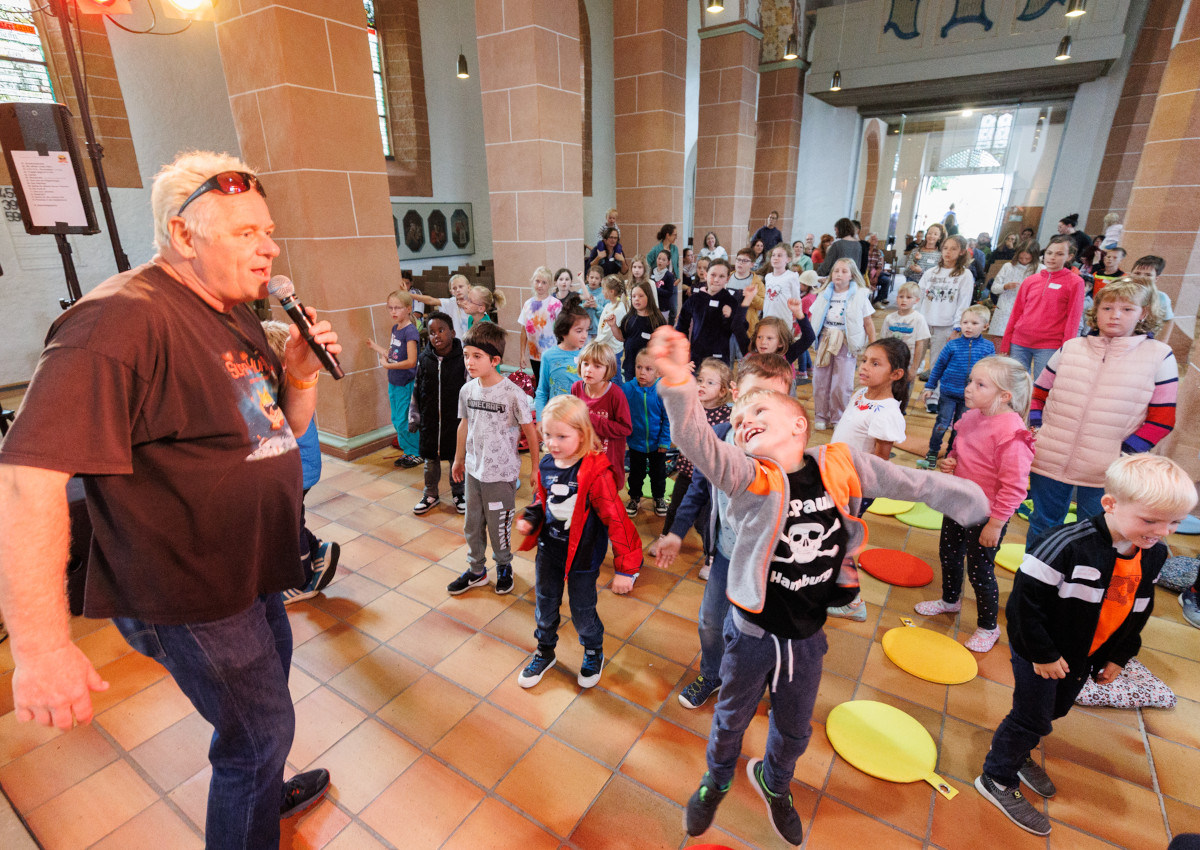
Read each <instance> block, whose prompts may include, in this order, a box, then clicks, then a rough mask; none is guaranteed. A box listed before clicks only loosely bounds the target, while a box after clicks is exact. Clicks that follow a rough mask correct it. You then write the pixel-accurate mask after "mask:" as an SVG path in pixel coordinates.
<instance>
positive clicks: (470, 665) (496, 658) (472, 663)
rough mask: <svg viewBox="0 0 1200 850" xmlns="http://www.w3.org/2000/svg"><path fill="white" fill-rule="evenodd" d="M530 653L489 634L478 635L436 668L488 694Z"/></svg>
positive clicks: (483, 694)
mask: <svg viewBox="0 0 1200 850" xmlns="http://www.w3.org/2000/svg"><path fill="white" fill-rule="evenodd" d="M526 661H528V655H526V653H524V652H522V651H521V650H519V649H517V648H516V647H512V646H509V645H508V644H506V643H502V642H501V641H499V640H496V639H495V638H493V637H490V636H488V635H485V634H475V635H473V636H472V637H470V638H468V639H467V641H466V643H464V644H463V645H462V646H460V647H459V648H458V649H456V650H454V652H452V653H450V654H449V655H447V656H446V657H445V658H444V659H442V660H441V661H440V662H438V664H437V666H436V667H435V668H434V669H435V670H437V672H439V673H441V674H442V675H443V676H445V677H446V678H447V679H449V680H450V681H452V682H456V683H457V684H459V685H461V686H462V687H464V688H466V689H467V690H469V691H472V692H474V693H476V694H479V695H480V696H485V695H487V694H489V693H491V691H492V690H493V689H494V688H495V687H496V685H498V684H500V682H501V681H502V680H503V679H505V678H507V677H509V676H515V675H516V674H517V672H518V669H519V668H521V667H524V666H525V663H526Z"/></svg>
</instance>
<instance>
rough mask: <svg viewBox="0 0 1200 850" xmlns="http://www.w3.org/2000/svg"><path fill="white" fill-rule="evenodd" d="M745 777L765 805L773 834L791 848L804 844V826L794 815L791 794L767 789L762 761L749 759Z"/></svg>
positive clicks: (798, 816) (796, 815)
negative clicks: (752, 784)
mask: <svg viewBox="0 0 1200 850" xmlns="http://www.w3.org/2000/svg"><path fill="white" fill-rule="evenodd" d="M746 775H747V776H749V777H750V781H751V782H753V783H754V790H755V791H757V792H758V796H760V797H762V799H763V802H764V803H766V804H767V817H768V818H769V819H770V821H771V828H772V829H774V830H775V834H776V835H778V836H779V837H780V838H782V839H783V840H784V841H786V842H787V843H788V844H791V845H792V846H793V847H799V846H800V845H801V844H802V843H803V842H804V824H803V823H801V822H800V815H798V814H796V807H795V805H794V804H793V803H792V792H791V791H789V792H788V793H787V794H775V793H773V792H772V791H771V790H770V789H769V788H767V782H766V779H765V778H764V777H763V760H762V759H750V761H749V762H747V763H746Z"/></svg>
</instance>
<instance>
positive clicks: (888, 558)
mask: <svg viewBox="0 0 1200 850" xmlns="http://www.w3.org/2000/svg"><path fill="white" fill-rule="evenodd" d="M858 565H859V566H860V567H862V568H863V569H864V570H865V571H866V572H867V573H868V574H869V575H872V576H874V577H875V578H877V579H879V580H880V581H886V582H887V583H888V584H894V585H896V586H897V587H924V586H925V585H927V584H929V583H930V582H931V581H933V567H931V566H929V564H927V563H925V562H924V561H922V560H921V559H920V558H918V557H917V556H916V555H910V554H909V553H908V552H900V551H897V550H896V549H868V550H867V551H866V552H863V553H862V554H861V555H859V556H858Z"/></svg>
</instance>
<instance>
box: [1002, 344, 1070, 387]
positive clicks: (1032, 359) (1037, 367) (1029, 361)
mask: <svg viewBox="0 0 1200 850" xmlns="http://www.w3.org/2000/svg"><path fill="white" fill-rule="evenodd" d="M1056 351H1058V349H1057V348H1026V347H1025V346H1023V345H1010V346H1009V347H1008V354H1009V356H1010V357H1012V358H1013V359H1014V360H1016V361H1017V362H1018V363H1020V364H1021V365H1022V366H1024V367H1025V368H1026V369H1029V368H1030V366H1032V367H1033V380H1034V382H1035V383H1036V382H1037V379H1038V377H1039V376H1040V375H1041V374H1042V370H1043V369H1045V368H1046V364H1047V363H1049V362H1050V355H1052V354H1054V352H1056Z"/></svg>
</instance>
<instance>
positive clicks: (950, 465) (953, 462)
mask: <svg viewBox="0 0 1200 850" xmlns="http://www.w3.org/2000/svg"><path fill="white" fill-rule="evenodd" d="M957 466H958V458H953V457H944V458H942V459H941V460H939V461H938V469H940V470H941V471H942V472H944V473H946V474H947V475H953V474H954V470H955V468H957Z"/></svg>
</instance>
